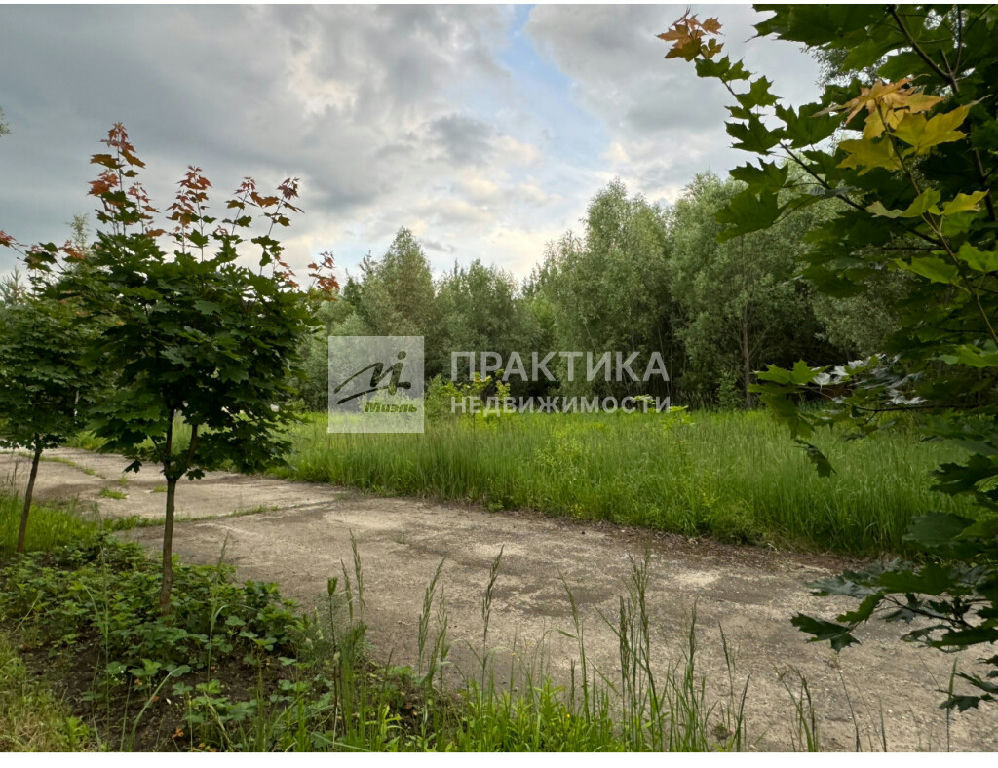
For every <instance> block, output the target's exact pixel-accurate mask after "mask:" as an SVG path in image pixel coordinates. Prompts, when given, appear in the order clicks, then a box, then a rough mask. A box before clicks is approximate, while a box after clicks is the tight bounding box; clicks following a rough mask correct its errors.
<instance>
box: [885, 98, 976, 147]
mask: <svg viewBox="0 0 998 768" xmlns="http://www.w3.org/2000/svg"><path fill="white" fill-rule="evenodd" d="M971 106H973V105H972V104H963V105H961V106H959V107H957V108H956V109H953V110H951V111H949V112H945V113H943V114H941V115H936V116H935V117H933V118H931V119H930V120H926V119H925V115H922V114H906V115H905V116H904V117H902V118H901V122H900V124H899V125H898V126H897V128H895V129H894V135H895V136H897V137H898V138H899V139H901V140H902V141H903V142H905V143H906V144H910V145H911V146H912V147H913V148H914V151H915V154H919V155H923V154H926V153H927V152H928V151H929V150H930V149H931V148H932V147H934V146H937V145H939V144H945V143H947V142H951V141H959V140H960V139H962V138H964V137H965V136H966V134H965V133H962V132H960V131H958V130H956V128H957V127H958V126H960V125H962V124H963V121H964V120H966V119H967V114H968V113H969V112H970V108H971Z"/></svg>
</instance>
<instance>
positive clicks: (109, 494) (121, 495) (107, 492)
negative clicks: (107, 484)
mask: <svg viewBox="0 0 998 768" xmlns="http://www.w3.org/2000/svg"><path fill="white" fill-rule="evenodd" d="M97 495H98V496H100V497H101V498H102V499H127V498H128V494H127V493H125V492H124V491H116V490H114V489H113V488H101V491H100V493H99V494H97Z"/></svg>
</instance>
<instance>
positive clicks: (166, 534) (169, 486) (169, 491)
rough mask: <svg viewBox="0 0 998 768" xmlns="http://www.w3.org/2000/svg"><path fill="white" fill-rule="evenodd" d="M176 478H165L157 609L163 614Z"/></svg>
mask: <svg viewBox="0 0 998 768" xmlns="http://www.w3.org/2000/svg"><path fill="white" fill-rule="evenodd" d="M176 490H177V479H176V478H175V477H168V478H167V479H166V523H165V525H164V527H163V585H162V587H161V589H160V593H159V610H160V613H162V614H163V615H164V616H165V615H166V614H168V613H169V612H170V593H171V592H172V590H173V497H174V493H175V492H176Z"/></svg>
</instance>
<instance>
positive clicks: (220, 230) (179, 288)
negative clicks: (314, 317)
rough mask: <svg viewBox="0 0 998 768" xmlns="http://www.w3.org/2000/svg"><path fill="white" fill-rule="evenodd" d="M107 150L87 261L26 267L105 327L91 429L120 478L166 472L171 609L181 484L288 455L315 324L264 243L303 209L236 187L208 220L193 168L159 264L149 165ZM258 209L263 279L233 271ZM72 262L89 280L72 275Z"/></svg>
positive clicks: (238, 268) (118, 133) (274, 249)
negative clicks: (186, 435) (109, 377)
mask: <svg viewBox="0 0 998 768" xmlns="http://www.w3.org/2000/svg"><path fill="white" fill-rule="evenodd" d="M104 143H105V144H106V145H107V147H108V150H109V151H108V152H107V153H100V154H96V155H94V156H93V158H92V159H91V162H92V163H93V164H94V165H96V166H98V167H99V168H100V169H101V170H100V173H99V175H98V177H97V178H96V179H95V180H94V181H93V182H92V183H91V189H90V193H91V195H93V196H94V197H96V198H97V199H98V201H99V202H100V206H101V208H100V210H98V212H97V219H98V221H99V222H100V223H101V225H103V227H104V228H103V230H102V231H99V232H98V234H97V242H96V243H95V244H94V245H93V248H92V250H91V251H90V252H89V253H87V254H81V253H80V252H79V249H78V248H75V247H74V246H73V245H72V244H71V243H67V245H66V246H63V247H62V248H57V247H56V246H55V245H54V244H51V243H50V244H47V245H41V246H37V247H35V248H34V249H32V250H30V251H29V252H28V254H27V259H26V260H27V263H28V266H29V268H31V269H34V270H38V271H39V272H42V273H45V274H49V273H55V274H56V277H57V280H55V281H54V283H53V291H54V292H56V293H57V294H58V295H59V296H61V297H71V298H72V299H73V300H75V301H79V302H80V304H81V305H82V306H83V307H84V308H85V309H86V310H87V311H88V312H89V313H90V314H91V315H92V316H94V317H98V318H105V319H106V323H105V326H104V327H103V329H102V330H101V332H100V334H99V336H98V337H97V339H96V340H95V342H94V344H93V347H92V350H91V355H90V357H91V361H92V364H93V365H94V366H95V368H98V369H99V370H104V371H113V372H114V375H115V383H114V387H113V388H112V389H111V391H110V392H109V393H108V394H107V395H106V396H105V397H102V398H101V399H100V401H99V403H97V404H96V405H95V407H94V409H93V411H92V414H91V417H92V418H91V421H92V427H93V431H94V432H95V433H96V436H97V437H98V438H101V439H103V440H104V441H105V442H104V446H103V450H106V451H114V452H118V453H121V454H124V455H125V456H126V457H128V458H130V459H132V464H131V465H129V467H128V469H130V470H133V471H137V470H138V468H139V467H140V465H141V463H142V462H144V461H154V462H156V463H157V464H158V465H160V466H161V467H162V469H163V475H164V476H165V478H166V482H167V498H166V532H165V535H164V543H163V582H162V592H161V597H160V603H161V607H162V609H163V610H164V611H166V610H168V608H169V603H170V592H171V578H172V530H173V507H174V490H175V487H176V483H177V481H178V480H179V479H180V478H181V477H183V476H185V475H186V476H187V477H189V478H192V479H196V478H198V477H201V476H202V475H203V474H204V472H205V471H206V470H208V469H213V468H217V467H219V466H221V465H223V464H228V463H231V464H232V465H234V466H236V467H238V468H240V469H244V470H258V469H260V468H262V467H264V466H266V465H267V464H269V463H270V462H273V461H277V460H279V458H280V457H281V455H282V454H283V449H284V447H285V445H286V443H285V442H284V440H283V439H282V437H281V435H280V430H281V428H282V427H283V426H284V425H285V424H287V423H288V422H289V420H290V419H291V418H292V417H293V414H292V413H291V411H290V410H289V409H288V408H287V407H286V406H287V404H288V403H289V401H290V400H291V399H292V398H293V396H294V389H293V386H292V374H293V372H294V366H295V363H296V357H297V351H298V348H299V345H300V340H301V339H302V337H303V336H304V333H305V331H306V330H307V328H308V324H309V322H310V317H309V313H308V311H307V307H306V304H305V302H304V301H302V299H301V294H300V293H299V291H298V289H297V288H298V287H297V285H296V283H295V282H294V280H293V274H292V273H291V270H290V269H289V267H288V265H287V264H286V263H285V261H284V260H283V258H282V253H283V248H282V246H281V245H280V243H279V242H278V241H277V240H276V239H274V238H273V237H272V234H273V230H274V228H275V227H279V226H280V227H286V226H288V225H289V223H290V222H289V215H290V214H291V213H293V212H296V211H298V208H296V207H295V206H294V204H293V203H292V201H293V200H294V199H295V198H296V197H297V194H298V192H297V180H296V179H286V180H285V181H284V182H283V183H282V184H281V185H280V186H279V188H278V194H276V195H261V194H260V193H259V192H258V191H257V189H256V185H255V183H254V182H253V180H252V179H249V178H247V179H245V180H244V181H243V182H242V184H240V186H239V188H238V190H237V191H236V196H235V197H234V198H233V199H231V200H229V201H228V202H227V203H226V210H227V211H228V216H227V217H225V218H223V219H222V220H221V221H218V220H217V219H216V217H214V216H212V215H209V213H208V210H207V209H208V190H209V188H210V187H211V183H210V182H209V181H208V179H207V178H206V177H205V176H204V175H203V173H202V172H201V170H200V169H199V168H195V167H191V168H189V169H188V171H187V173H186V174H185V175H184V177H183V178H182V179H181V180H180V182H179V185H178V193H177V197H176V200H175V201H174V203H173V204H172V205H171V206H170V208H169V219H170V220H171V221H172V222H173V223H174V225H175V226H174V228H173V232H172V239H173V242H174V245H175V248H174V251H173V253H172V255H168V254H167V253H166V252H165V251H164V250H163V249H162V248H160V246H159V244H158V238H160V237H162V236H164V235H165V231H164V230H162V229H158V228H156V227H155V226H154V224H153V213H155V209H154V208H153V207H152V205H151V203H150V200H149V198H148V196H147V195H146V193H145V191H144V189H143V187H142V186H141V184H140V183H139V182H138V181H137V180H136V177H137V175H138V171H139V169H141V168H142V167H144V163H143V162H142V161H141V160H140V159H139V158H138V157H137V155H136V154H135V147H134V146H133V145H132V144H131V142H130V141H129V138H128V135H127V133H126V132H125V129H124V127H123V126H122V125H120V124H117V125H115V126H114V127H113V128H112V129H111V130H110V131H109V132H108V135H107V138H106V139H105V140H104ZM254 209H255V210H256V211H257V212H259V214H260V215H261V216H262V217H263V219H264V221H265V222H266V229H265V231H264V232H263V233H261V234H257V235H256V236H253V237H251V238H249V240H248V243H250V244H252V245H254V246H256V247H257V248H259V252H260V259H259V265H260V271H259V272H258V273H257V272H254V271H253V270H252V269H250V268H248V267H246V266H243V265H242V264H240V263H239V262H238V261H237V259H238V257H239V255H240V254H239V247H240V246H241V245H243V244H244V242H246V236H244V235H243V234H242V233H243V232H247V231H249V228H250V227H251V226H252V220H253V210H254ZM212 248H214V252H211V251H212ZM60 259H63V263H62V264H60ZM67 261H68V262H73V261H75V262H82V263H83V264H84V266H85V269H77V270H74V269H69V268H67V266H66V262H67ZM331 266H332V261H331V256H329V255H328V254H325V255H324V260H323V262H322V263H321V264H312V265H310V268H311V269H313V270H314V271H313V273H312V274H313V277H315V278H316V279H317V281H318V282H319V285H320V288H322V287H325V288H328V289H330V290H331V289H332V288H334V284H333V283H329V280H330V278H329V277H328V276H327V275H325V274H324V272H327V271H328V270H329V269H330V268H331ZM60 267H61V269H60ZM267 267H269V268H270V270H271V273H270V274H265V273H264V271H263V270H264V268H267ZM57 270H58V271H57ZM178 417H179V418H181V419H182V420H183V422H184V423H186V424H187V425H188V426H189V427H190V430H191V437H190V439H189V440H188V441H187V444H186V445H184V446H179V445H178V444H177V443H176V441H175V440H174V429H175V420H176V419H177V418H178Z"/></svg>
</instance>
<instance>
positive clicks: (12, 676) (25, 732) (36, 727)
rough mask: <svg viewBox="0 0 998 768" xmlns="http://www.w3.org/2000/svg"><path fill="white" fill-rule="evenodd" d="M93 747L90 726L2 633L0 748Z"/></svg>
mask: <svg viewBox="0 0 998 768" xmlns="http://www.w3.org/2000/svg"><path fill="white" fill-rule="evenodd" d="M89 746H90V738H89V731H88V729H87V727H86V726H85V725H84V724H83V722H82V721H81V720H80V719H79V718H78V717H75V716H73V715H70V714H69V713H68V711H67V708H66V706H65V704H64V703H63V702H62V701H60V700H58V699H57V698H56V697H55V696H54V695H53V694H52V691H51V690H50V689H49V687H48V686H46V685H45V684H43V683H41V682H40V681H38V680H36V679H34V677H33V676H32V675H31V674H30V672H29V671H28V669H27V667H26V666H25V664H24V662H23V661H22V660H21V658H20V657H19V656H18V654H17V651H16V649H15V648H14V646H13V644H12V643H11V642H10V640H9V639H8V638H7V637H6V636H5V635H4V634H3V633H0V751H3V752H58V751H63V750H81V749H86V748H88V747H89Z"/></svg>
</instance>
